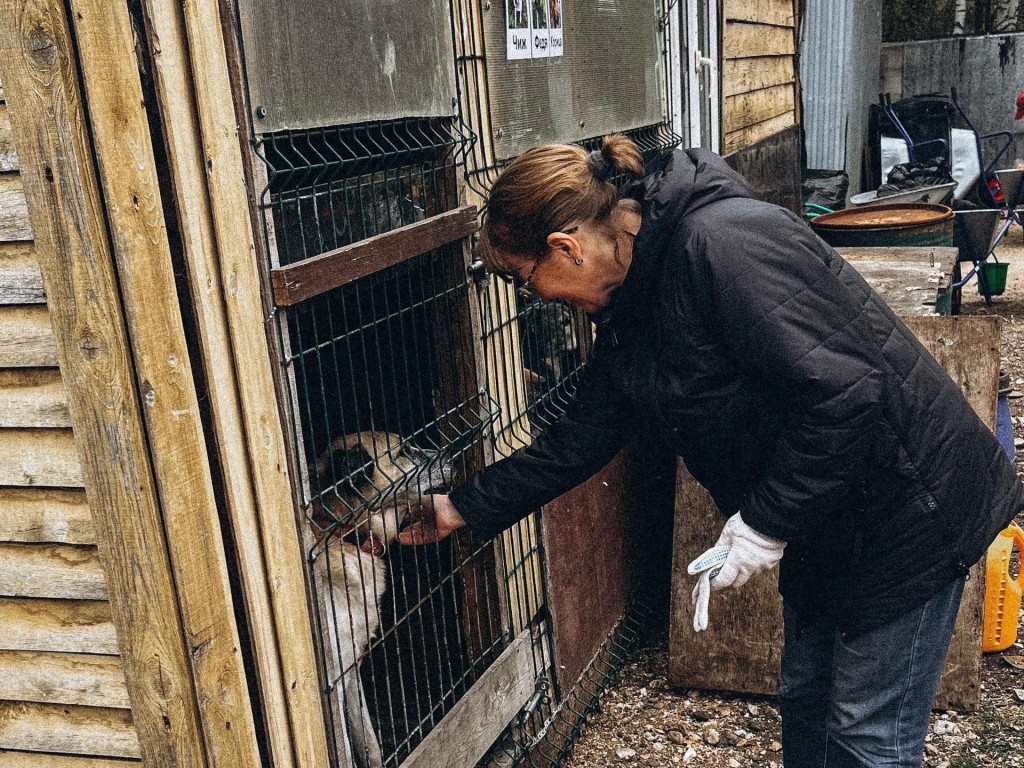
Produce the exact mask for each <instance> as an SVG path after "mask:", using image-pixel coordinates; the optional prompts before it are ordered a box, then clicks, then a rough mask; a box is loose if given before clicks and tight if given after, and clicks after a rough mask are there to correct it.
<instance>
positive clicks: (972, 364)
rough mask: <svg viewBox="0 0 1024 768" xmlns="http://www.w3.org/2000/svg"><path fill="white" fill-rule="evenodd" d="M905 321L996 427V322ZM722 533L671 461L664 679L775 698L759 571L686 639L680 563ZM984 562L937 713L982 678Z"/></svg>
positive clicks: (772, 593) (687, 615)
mask: <svg viewBox="0 0 1024 768" xmlns="http://www.w3.org/2000/svg"><path fill="white" fill-rule="evenodd" d="M905 322H906V323H907V325H908V327H909V328H910V329H911V331H913V332H914V334H915V335H916V336H917V337H918V338H919V339H920V340H921V342H922V343H923V344H924V345H925V347H926V348H927V349H928V350H929V351H930V352H932V353H933V354H934V355H935V356H936V359H938V361H939V362H940V363H941V364H942V365H943V367H944V368H945V369H946V371H947V372H948V373H949V374H950V375H951V376H952V377H953V379H954V380H955V381H956V382H957V384H958V385H959V386H960V387H961V389H962V391H963V392H964V394H965V396H966V397H967V400H968V402H970V404H971V406H972V407H973V408H974V409H975V411H976V412H977V413H978V415H979V416H981V418H982V420H983V421H984V422H985V424H986V425H987V426H988V427H989V428H990V429H992V428H994V426H995V412H996V396H997V382H998V375H999V372H998V368H999V333H1000V326H999V323H1000V321H999V318H993V317H985V318H982V317H972V318H952V317H910V318H905ZM721 527H722V518H721V516H720V515H719V514H718V510H717V509H716V507H715V505H714V503H713V502H712V501H711V497H710V496H709V495H708V494H707V492H706V491H705V490H704V489H703V488H701V487H700V485H698V484H697V482H696V481H695V480H693V479H692V477H690V476H689V474H688V473H687V472H686V471H685V467H684V466H683V465H682V462H680V464H679V474H678V476H677V495H676V521H675V535H674V544H673V555H672V617H671V622H670V637H669V680H670V682H671V683H672V684H673V685H676V686H680V687H696V688H712V689H722V690H731V691H741V692H747V693H759V694H774V693H775V692H776V690H777V687H778V669H779V662H780V659H781V649H782V600H781V598H780V597H779V595H778V591H777V578H778V574H777V573H776V572H775V571H774V570H773V571H771V572H769V573H765V574H759V575H758V576H757V577H755V578H754V579H752V580H751V581H750V582H749V583H748V584H747V585H745V586H744V587H743V589H742V590H726V591H724V592H720V593H716V594H715V598H714V601H715V602H714V615H713V618H712V622H713V631H710V632H701V633H695V632H693V629H692V624H693V612H692V611H693V608H692V606H691V605H690V592H691V590H692V589H693V578H692V577H690V576H688V575H687V574H686V566H687V564H688V563H689V562H690V561H691V560H692V559H693V558H694V557H696V556H697V555H698V554H700V553H701V552H702V551H703V550H704V549H706V548H707V546H708V542H709V541H710V542H713V541H714V540H715V539H716V538H717V536H718V533H719V532H720V530H721ZM984 589H985V584H984V560H983V561H982V562H980V563H978V564H976V565H975V566H974V567H973V568H972V569H971V578H970V579H969V580H968V581H967V584H966V587H965V591H964V598H963V602H962V604H961V608H960V614H959V617H958V619H957V625H956V629H955V631H954V635H953V642H952V644H951V647H950V652H949V656H948V658H947V662H946V671H945V672H944V674H943V678H942V682H941V684H940V688H939V694H938V696H937V697H936V706H937V707H938V708H940V709H945V708H956V709H966V710H973V709H976V708H977V705H978V695H979V691H978V685H979V683H980V674H981V610H982V602H983V597H984Z"/></svg>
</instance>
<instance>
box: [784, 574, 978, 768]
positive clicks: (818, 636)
mask: <svg viewBox="0 0 1024 768" xmlns="http://www.w3.org/2000/svg"><path fill="white" fill-rule="evenodd" d="M963 588H964V582H963V580H962V579H953V581H951V582H950V583H949V585H948V586H946V587H944V588H943V589H942V590H940V591H939V592H938V594H936V595H935V596H934V597H932V598H931V599H930V600H929V601H928V602H926V603H925V604H924V605H922V606H920V607H918V608H915V609H913V610H912V611H910V612H909V613H906V614H904V615H903V616H901V617H899V618H898V619H896V620H895V621H892V622H890V623H889V624H886V625H885V626H882V627H879V628H878V629H875V630H873V631H871V632H868V633H866V634H863V635H859V636H857V637H854V638H845V637H843V636H842V635H841V634H840V633H839V632H838V631H837V630H836V628H835V625H834V623H832V622H830V621H829V620H828V619H820V620H818V621H815V622H812V623H811V624H810V625H805V626H801V627H800V628H799V631H798V629H797V623H796V616H795V615H794V614H793V611H791V610H790V609H788V608H785V607H784V610H783V616H784V624H785V635H786V644H785V647H784V648H783V651H782V685H781V686H780V688H779V709H780V711H781V713H782V749H783V759H784V760H783V762H784V765H785V766H786V768H874V766H897V767H898V768H919V766H920V765H921V761H922V759H923V755H924V737H925V735H926V733H927V731H928V717H929V713H930V712H931V708H932V703H933V701H934V700H935V691H936V689H937V688H938V685H939V677H940V675H941V674H942V667H943V663H944V662H945V659H946V652H947V651H948V650H949V641H950V638H951V637H952V634H953V625H954V624H955V622H956V615H957V610H958V608H959V607H960V596H961V595H962V593H963Z"/></svg>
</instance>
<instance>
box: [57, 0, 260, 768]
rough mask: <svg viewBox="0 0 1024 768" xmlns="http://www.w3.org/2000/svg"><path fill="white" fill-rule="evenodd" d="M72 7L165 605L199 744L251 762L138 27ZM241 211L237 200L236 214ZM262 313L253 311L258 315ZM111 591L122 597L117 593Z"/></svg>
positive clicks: (102, 8)
mask: <svg viewBox="0 0 1024 768" xmlns="http://www.w3.org/2000/svg"><path fill="white" fill-rule="evenodd" d="M70 4H71V6H72V8H73V9H74V12H75V23H74V34H75V37H76V44H77V45H76V50H77V51H78V53H79V56H80V58H81V77H82V81H83V83H84V86H85V94H86V96H87V98H88V102H89V115H90V118H91V120H90V129H91V135H92V138H93V146H94V155H95V157H96V161H97V167H98V171H99V182H100V184H101V186H102V191H103V201H104V204H105V206H106V215H107V218H108V221H109V229H110V232H111V233H112V238H111V245H112V246H113V256H114V260H115V263H116V269H117V273H118V284H119V286H120V289H121V296H122V307H123V311H124V315H125V321H126V324H127V328H128V338H129V340H130V343H131V350H132V353H133V354H132V363H133V366H134V368H135V370H136V376H137V377H138V380H139V381H140V386H141V389H142V394H143V397H144V403H145V407H144V408H143V409H142V415H143V418H144V419H145V424H146V437H147V439H148V443H149V453H150V456H151V462H152V469H153V472H154V475H155V480H156V488H157V492H158V494H159V506H160V508H161V510H162V513H163V525H164V531H165V532H166V533H165V535H166V546H167V548H168V552H169V554H170V565H171V568H172V571H173V574H174V582H175V584H176V586H177V596H176V597H177V599H176V600H174V597H175V596H174V595H173V593H170V592H169V593H168V595H167V597H168V598H169V599H170V602H168V603H165V604H164V605H162V606H161V609H162V610H176V611H177V612H179V613H180V616H181V621H182V625H183V629H184V637H185V640H186V643H187V651H188V655H187V660H188V663H189V665H190V667H191V674H192V679H193V681H194V685H195V688H196V697H197V702H202V703H201V706H199V707H198V710H197V711H198V716H199V727H200V734H201V739H202V744H196V745H195V747H197V748H198V747H201V746H202V747H205V748H206V749H207V750H208V751H209V753H210V759H211V760H212V759H214V756H215V758H216V762H217V764H218V766H220V767H221V768H232V767H233V766H237V767H238V768H248V767H249V766H253V765H258V764H259V763H260V762H261V761H262V758H261V756H260V747H259V744H258V742H257V737H256V720H255V716H254V714H253V711H252V702H251V699H250V691H249V681H248V679H247V673H246V669H245V662H244V659H243V657H242V653H241V640H240V637H239V630H238V626H237V622H236V607H235V604H234V599H233V597H232V592H231V583H230V578H229V574H228V558H227V553H226V549H225V545H224V540H223V533H222V529H221V519H220V509H219V507H218V495H217V492H216V491H215V490H214V482H213V476H212V470H211V467H210V459H209V457H208V455H207V445H206V437H205V434H204V427H203V423H202V413H201V410H200V407H199V395H198V393H197V391H196V382H195V377H194V376H193V372H192V364H191V360H190V356H189V346H188V341H187V338H186V333H185V328H184V322H183V319H182V314H183V313H182V309H181V307H180V306H179V302H178V291H177V278H176V276H175V274H174V259H173V258H172V255H171V246H170V242H169V240H168V238H167V233H166V223H165V221H164V218H163V211H162V204H161V194H162V193H161V179H160V175H159V173H158V168H157V163H156V160H155V157H154V154H153V147H152V144H151V126H150V121H149V115H148V113H147V108H146V104H145V100H146V97H145V95H144V90H143V83H142V81H141V80H140V70H139V66H138V61H137V57H136V47H137V46H138V44H139V42H138V39H137V33H136V27H135V25H134V24H133V23H132V19H131V17H130V15H129V9H128V6H127V5H126V4H123V3H109V2H106V0H72V2H71V3H70ZM161 42H163V41H161ZM193 130H194V125H193ZM162 149H163V148H162V147H161V151H162ZM211 162H212V161H211ZM238 181H239V182H240V181H241V180H240V179H239V180H238ZM244 211H245V207H244V206H240V207H239V208H237V209H236V210H235V211H234V215H235V216H239V215H241V214H242V213H243V212H244ZM260 319H261V317H260V315H254V316H252V317H251V318H250V322H256V323H259V322H260ZM169 361H170V362H169ZM218 363H219V364H218V365H216V367H213V368H211V369H210V372H209V375H211V376H216V375H218V374H219V373H220V371H221V369H222V368H223V367H224V365H225V364H226V363H227V359H225V360H221V361H218ZM133 559H134V558H133ZM125 565H128V563H125ZM112 599H114V600H115V603H116V599H115V596H114V594H113V593H112ZM130 600H131V604H129V605H125V606H117V607H118V608H119V609H121V608H124V609H127V610H131V609H132V608H133V607H134V603H136V602H137V598H135V597H134V596H133V597H131V598H130ZM197 751H198V750H197ZM197 758H198V755H197Z"/></svg>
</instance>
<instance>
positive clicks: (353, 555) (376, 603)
mask: <svg viewBox="0 0 1024 768" xmlns="http://www.w3.org/2000/svg"><path fill="white" fill-rule="evenodd" d="M316 472H317V478H318V482H319V485H320V488H321V489H327V490H326V491H325V492H324V494H323V498H324V501H323V510H322V512H321V513H320V514H319V515H317V516H315V519H314V522H315V523H316V524H317V525H318V526H319V527H321V528H324V529H326V530H327V531H328V532H329V533H328V535H327V537H326V540H325V543H324V546H323V548H322V551H320V552H319V553H318V555H317V556H316V557H315V559H314V569H313V572H314V579H316V582H317V583H316V591H317V594H318V595H319V598H320V600H319V603H320V606H319V607H320V613H321V617H322V624H321V625H322V627H323V630H324V637H323V645H324V650H325V658H326V662H327V673H328V677H329V681H330V682H335V681H338V685H337V687H336V688H335V694H334V699H333V701H332V702H331V716H332V720H333V725H334V733H335V739H336V742H337V743H336V745H335V746H336V748H337V751H338V757H339V763H340V764H342V765H344V764H345V763H346V762H347V757H346V756H347V755H352V757H353V760H354V765H355V766H357V768H381V766H382V765H383V760H382V755H381V749H380V744H379V742H378V739H377V733H376V730H375V729H374V725H373V722H372V721H371V719H370V714H369V709H368V707H367V702H366V694H365V692H364V690H363V683H362V680H361V678H360V675H359V662H360V660H361V659H362V658H363V656H365V654H366V652H367V650H368V649H369V647H370V643H371V642H372V641H373V639H374V637H375V636H376V634H377V632H378V631H379V629H380V624H381V605H382V600H383V599H384V595H385V592H386V591H387V588H388V580H389V573H388V560H387V559H386V557H385V554H386V552H387V547H388V546H389V545H390V544H391V543H392V542H393V541H394V540H395V538H396V537H397V536H398V532H399V530H400V528H401V526H402V523H403V521H404V510H405V509H406V508H407V506H408V504H409V503H411V502H412V501H414V500H416V499H418V498H419V497H420V496H421V495H422V494H424V493H427V492H428V491H430V490H434V489H440V488H443V487H446V486H447V484H448V483H449V482H450V479H451V465H450V462H449V461H448V460H447V459H446V458H445V457H444V456H443V455H442V453H441V452H440V451H436V450H424V449H422V448H418V447H416V446H414V445H412V444H411V443H409V442H408V441H405V440H402V438H401V437H399V436H398V435H395V434H392V433H388V432H357V433H354V434H349V435H344V436H342V437H339V438H337V439H336V440H334V441H333V443H332V444H331V447H330V448H329V449H328V450H327V451H326V452H325V453H324V454H323V455H322V456H321V457H320V459H319V460H318V461H317V464H316Z"/></svg>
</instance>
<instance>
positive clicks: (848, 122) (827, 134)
mask: <svg viewBox="0 0 1024 768" xmlns="http://www.w3.org/2000/svg"><path fill="white" fill-rule="evenodd" d="M881 30H882V22H881V0H808V3H807V9H806V13H805V15H804V19H803V27H802V37H803V39H802V41H801V49H800V80H801V86H802V90H803V108H804V112H803V124H804V130H805V132H806V139H805V141H806V149H807V165H808V167H809V168H835V169H843V168H845V169H846V170H847V172H849V174H850V189H851V191H852V192H855V191H857V190H858V189H859V187H860V184H859V177H860V157H861V152H862V148H863V144H864V136H865V131H866V126H867V111H868V105H869V104H870V103H871V102H872V101H873V100H874V99H875V98H876V97H877V90H878V80H879V65H878V54H879V50H880V48H881V34H882V31H881Z"/></svg>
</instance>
